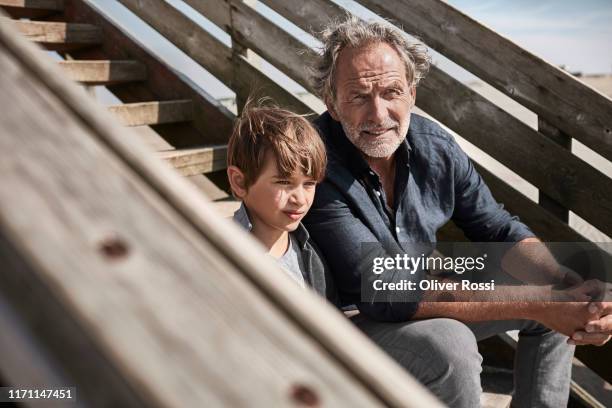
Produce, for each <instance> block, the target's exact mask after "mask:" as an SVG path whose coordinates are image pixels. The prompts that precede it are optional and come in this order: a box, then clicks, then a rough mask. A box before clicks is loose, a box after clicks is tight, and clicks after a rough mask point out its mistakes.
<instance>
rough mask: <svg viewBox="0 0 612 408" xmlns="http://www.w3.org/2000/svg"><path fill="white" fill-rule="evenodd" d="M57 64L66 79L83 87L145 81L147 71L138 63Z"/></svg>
mask: <svg viewBox="0 0 612 408" xmlns="http://www.w3.org/2000/svg"><path fill="white" fill-rule="evenodd" d="M58 64H59V66H60V68H61V69H62V70H63V71H64V75H66V77H67V78H68V79H70V80H71V81H75V82H80V83H82V84H84V85H118V84H123V83H126V82H133V81H144V80H146V79H147V69H146V67H145V66H144V65H143V64H141V63H140V62H138V61H130V60H124V61H109V60H99V61H76V60H72V61H60V62H59V63H58Z"/></svg>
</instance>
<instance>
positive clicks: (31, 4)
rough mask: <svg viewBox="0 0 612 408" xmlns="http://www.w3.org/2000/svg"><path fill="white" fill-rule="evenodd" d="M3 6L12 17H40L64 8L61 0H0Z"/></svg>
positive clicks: (0, 5)
mask: <svg viewBox="0 0 612 408" xmlns="http://www.w3.org/2000/svg"><path fill="white" fill-rule="evenodd" d="M0 7H2V8H4V11H6V12H7V13H8V14H9V15H10V16H11V17H13V18H41V17H46V16H48V15H51V14H53V13H57V12H59V11H62V10H63V9H64V1H63V0H0Z"/></svg>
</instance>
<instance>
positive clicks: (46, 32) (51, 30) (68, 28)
mask: <svg viewBox="0 0 612 408" xmlns="http://www.w3.org/2000/svg"><path fill="white" fill-rule="evenodd" d="M13 23H14V24H15V27H17V29H18V30H19V32H20V33H21V34H23V35H24V36H26V37H27V38H28V39H29V40H31V41H34V42H36V43H38V44H40V45H43V46H44V47H45V48H47V49H49V50H52V51H70V50H74V49H78V48H83V47H90V46H93V45H98V44H101V43H102V30H101V29H100V28H99V27H97V26H95V25H92V24H78V23H63V22H55V21H53V22H49V21H25V20H15V21H14V22H13Z"/></svg>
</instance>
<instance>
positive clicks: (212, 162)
mask: <svg viewBox="0 0 612 408" xmlns="http://www.w3.org/2000/svg"><path fill="white" fill-rule="evenodd" d="M157 156H158V157H159V158H160V159H163V160H165V161H167V162H168V163H169V164H170V165H171V166H173V167H174V168H175V169H176V170H178V171H179V172H180V173H181V174H182V175H183V176H193V175H195V174H202V173H211V172H213V171H217V170H221V169H224V168H226V166H227V146H210V147H199V148H191V149H179V150H171V151H167V152H160V153H158V154H157Z"/></svg>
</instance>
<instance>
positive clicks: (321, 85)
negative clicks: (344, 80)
mask: <svg viewBox="0 0 612 408" xmlns="http://www.w3.org/2000/svg"><path fill="white" fill-rule="evenodd" d="M321 34H322V42H323V46H322V47H321V51H322V52H321V53H320V54H319V56H318V59H317V60H316V61H315V64H314V69H313V77H312V81H313V85H314V88H315V90H316V91H317V93H318V95H319V96H320V97H321V98H322V99H323V101H329V102H331V101H333V100H334V99H335V97H336V87H335V84H334V74H335V71H336V65H337V63H338V55H339V54H340V51H342V49H343V48H345V47H353V48H358V47H361V46H364V45H368V44H371V43H377V42H382V43H387V44H389V45H391V46H392V47H393V48H394V49H395V50H396V51H397V53H398V54H399V56H400V58H401V59H402V61H404V64H405V66H406V79H407V81H408V84H409V85H410V86H416V85H418V83H419V81H420V80H421V79H422V78H424V77H425V75H426V74H427V71H428V70H429V65H430V62H431V57H430V56H429V54H428V52H427V48H426V47H425V45H423V44H422V43H420V42H410V41H408V40H407V39H406V37H404V33H403V32H402V31H401V30H400V29H398V28H396V27H394V26H392V25H391V24H383V23H378V22H365V21H363V20H360V19H358V18H357V17H355V16H352V15H350V16H346V17H345V18H343V19H342V20H341V21H334V22H331V23H330V24H328V25H327V27H326V28H325V29H324V30H323V32H322V33H321Z"/></svg>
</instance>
